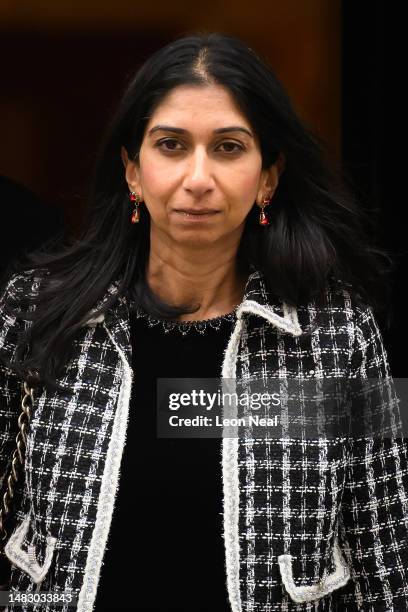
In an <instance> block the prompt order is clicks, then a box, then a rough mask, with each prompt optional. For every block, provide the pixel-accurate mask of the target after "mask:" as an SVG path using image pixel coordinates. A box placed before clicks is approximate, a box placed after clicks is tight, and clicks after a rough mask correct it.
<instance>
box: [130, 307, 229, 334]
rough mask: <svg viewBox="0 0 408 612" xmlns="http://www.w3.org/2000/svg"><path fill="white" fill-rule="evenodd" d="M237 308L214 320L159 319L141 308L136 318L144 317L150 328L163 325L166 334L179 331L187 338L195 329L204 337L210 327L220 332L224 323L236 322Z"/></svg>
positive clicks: (136, 311) (135, 314) (136, 312)
mask: <svg viewBox="0 0 408 612" xmlns="http://www.w3.org/2000/svg"><path fill="white" fill-rule="evenodd" d="M237 308H238V306H236V307H235V308H234V310H232V311H231V312H228V313H227V314H224V315H221V316H219V317H215V318H213V319H203V320H194V321H175V320H171V319H159V318H158V317H154V316H153V315H151V314H149V313H147V312H145V311H143V310H141V309H140V308H138V309H136V310H135V312H134V316H135V317H136V318H140V317H142V318H144V319H146V320H147V323H148V325H149V327H153V326H154V325H160V324H161V325H162V326H163V329H164V332H165V333H166V334H167V333H169V332H170V331H172V330H176V331H179V332H180V333H181V334H182V335H183V336H185V335H186V334H188V332H189V331H190V330H193V329H194V330H196V331H197V332H198V333H200V334H202V335H203V334H205V330H206V329H207V328H208V327H212V328H213V329H216V330H219V329H220V327H221V325H222V322H223V321H235V319H236V310H237Z"/></svg>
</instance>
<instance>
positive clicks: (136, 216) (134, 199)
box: [129, 191, 141, 223]
mask: <svg viewBox="0 0 408 612" xmlns="http://www.w3.org/2000/svg"><path fill="white" fill-rule="evenodd" d="M129 200H130V202H131V204H134V205H135V209H134V211H133V212H132V218H131V222H132V223H139V221H140V209H139V204H140V202H141V197H140V195H139V194H138V193H136V192H135V191H131V192H130V193H129Z"/></svg>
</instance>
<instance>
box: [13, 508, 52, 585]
mask: <svg viewBox="0 0 408 612" xmlns="http://www.w3.org/2000/svg"><path fill="white" fill-rule="evenodd" d="M30 516H31V515H30V513H29V514H27V515H26V516H25V517H24V519H23V521H22V522H21V524H20V525H19V526H18V527H17V528H16V529H15V530H14V532H13V533H12V534H11V536H10V538H9V540H8V542H7V544H6V546H5V547H4V552H5V554H6V556H7V557H8V559H9V560H10V561H11V562H12V563H13V564H14V565H16V566H17V567H18V568H20V569H22V570H23V571H25V572H26V573H27V574H28V575H29V576H30V578H31V579H32V581H33V582H34V583H35V584H40V583H41V582H42V581H43V580H44V578H45V576H46V574H47V572H48V570H49V568H50V565H51V562H52V558H53V555H54V548H55V544H56V541H57V538H54V537H52V536H50V535H49V536H47V539H46V545H45V554H44V563H43V564H42V565H40V564H39V563H38V560H37V555H36V546H35V538H36V536H35V533H34V534H33V537H31V538H27V534H28V531H29V527H30ZM30 540H31V543H29V542H30ZM33 542H34V543H33Z"/></svg>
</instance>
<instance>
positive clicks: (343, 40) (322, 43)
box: [0, 0, 407, 377]
mask: <svg viewBox="0 0 408 612" xmlns="http://www.w3.org/2000/svg"><path fill="white" fill-rule="evenodd" d="M147 4H148V3H135V2H133V0H117V1H116V2H115V3H109V4H104V3H100V2H97V1H96V0H84V2H82V3H81V5H80V6H79V4H78V5H77V7H76V8H75V10H73V6H72V3H71V2H69V1H68V0H60V1H59V2H58V3H51V2H42V3H40V4H38V3H34V2H33V1H32V0H27V1H26V2H24V3H19V4H18V5H17V4H16V3H11V2H9V3H3V4H2V5H1V6H0V17H1V19H0V53H1V57H2V93H1V98H0V130H1V135H2V138H1V141H0V143H1V144H0V175H1V177H2V178H1V180H0V197H1V212H2V223H1V226H0V227H1V233H0V236H1V241H0V254H1V264H0V273H1V270H2V269H4V267H5V266H6V264H7V262H8V261H10V259H12V258H13V257H15V256H16V255H17V254H18V253H19V252H20V251H21V250H22V249H23V250H24V249H29V248H32V247H33V246H36V245H37V244H41V243H42V242H43V241H44V240H45V239H46V238H48V237H50V236H54V235H56V234H58V233H59V232H61V233H63V234H73V235H75V234H77V233H78V231H79V229H80V227H81V223H82V220H83V215H84V210H85V206H86V194H87V188H88V182H89V178H90V176H91V172H92V167H93V162H94V159H95V154H96V151H97V148H98V144H99V142H100V140H101V137H102V135H103V132H104V129H105V126H106V124H107V122H108V121H109V118H110V117H111V115H112V113H113V111H114V109H115V106H116V103H117V102H118V100H119V98H120V96H121V93H122V91H123V89H124V88H125V86H126V82H127V80H128V79H129V78H130V76H131V75H132V74H133V73H134V72H135V70H136V69H137V67H138V66H139V65H140V64H141V63H142V62H143V61H144V59H145V58H146V57H147V56H148V55H150V54H151V53H152V52H153V51H154V50H155V49H157V48H158V47H160V46H162V45H164V44H166V43H167V42H169V41H170V40H172V39H173V38H175V37H177V36H179V35H183V34H185V33H188V32H190V31H191V30H194V29H206V30H217V31H221V32H225V33H229V34H233V35H236V36H239V37H242V38H243V39H244V40H245V41H246V42H247V43H248V44H249V45H250V46H251V47H253V48H254V49H255V50H257V51H258V52H259V53H260V54H261V55H263V57H265V58H266V60H267V61H269V63H270V64H271V66H272V68H273V69H274V71H275V72H276V74H277V76H278V77H279V78H280V79H281V81H282V82H283V84H284V85H285V87H286V89H287V91H288V93H289V95H290V96H291V98H292V100H293V102H294V105H295V108H296V109H297V111H298V113H299V114H300V115H301V117H302V118H303V119H304V120H305V121H306V122H307V123H308V124H310V125H311V126H312V127H313V129H314V130H315V131H316V132H317V133H318V134H319V135H320V136H321V137H322V138H324V139H325V140H326V142H327V143H328V148H329V151H330V152H331V153H332V154H333V157H334V158H335V159H337V160H340V161H341V163H342V164H343V167H344V169H345V170H346V171H347V173H348V175H349V177H350V180H351V181H352V185H353V187H354V189H355V191H356V192H357V194H358V195H359V197H360V199H361V201H362V202H363V204H364V205H366V206H369V207H370V208H371V209H372V210H373V214H376V215H377V216H378V218H379V221H380V224H379V230H380V231H379V234H378V242H379V244H380V246H383V247H386V248H389V249H391V250H392V251H393V252H394V253H395V254H396V258H395V259H396V262H397V266H398V268H397V273H396V276H395V289H394V291H395V293H394V305H395V306H394V311H393V313H392V325H391V327H390V329H385V328H384V329H382V331H383V335H384V339H385V342H386V347H387V349H388V352H389V355H390V361H391V366H392V370H393V374H394V376H396V377H398V376H400V377H403V376H404V371H405V364H404V360H403V348H404V343H405V342H406V332H405V329H404V326H403V324H402V321H403V319H402V316H403V312H402V311H403V306H402V297H403V285H402V282H403V279H404V273H405V271H406V263H407V257H406V252H405V242H406V241H405V236H404V230H405V226H404V225H403V224H402V223H401V219H400V215H401V212H400V211H401V207H400V206H399V202H400V201H401V191H400V189H401V187H402V186H401V185H399V182H398V180H396V173H395V160H394V158H393V151H394V146H395V145H394V142H395V141H392V140H391V139H392V138H395V134H396V133H398V131H399V125H397V121H399V120H398V118H397V117H399V114H398V111H397V104H398V100H399V91H395V89H394V90H393V84H394V82H395V81H393V78H392V77H391V72H392V71H391V67H393V68H395V66H396V65H398V58H400V57H401V56H402V55H401V53H400V50H399V49H398V48H397V45H398V44H399V43H398V39H397V37H393V44H392V45H390V44H389V42H388V38H389V37H390V36H392V35H393V33H394V31H395V30H394V29H395V26H396V21H398V16H397V17H396V10H397V9H395V5H394V7H393V10H392V13H391V10H390V9H389V8H386V4H385V2H384V1H377V0H374V1H373V2H359V3H357V2H353V1H351V0H350V1H348V0H343V2H341V0H330V2H327V0H307V1H303V2H299V1H298V0H287V1H286V2H284V3H282V2H277V1H275V0H269V1H268V2H266V1H259V2H255V3H251V4H250V5H249V6H248V3H244V2H241V1H237V0H220V1H219V2H217V3H214V4H211V3H210V4H208V3H203V4H202V5H199V4H197V5H195V6H194V11H193V12H192V11H191V3H190V2H187V0H182V1H179V0H177V1H175V2H173V3H170V4H169V3H166V2H165V1H164V0H156V2H154V3H151V5H150V7H149V6H148V5H147ZM386 41H387V42H386ZM400 44H402V43H400ZM401 64H402V62H401ZM391 159H392V160H393V161H391ZM391 169H392V170H393V174H392V175H391ZM397 174H398V173H397ZM399 176H402V177H403V176H404V173H401V174H398V176H397V178H398V177H399ZM396 221H397V222H396Z"/></svg>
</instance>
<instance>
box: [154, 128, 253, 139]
mask: <svg viewBox="0 0 408 612" xmlns="http://www.w3.org/2000/svg"><path fill="white" fill-rule="evenodd" d="M159 130H162V131H163V132H175V133H176V134H188V133H189V131H188V130H185V129H184V128H178V127H172V126H170V125H155V126H154V127H153V128H151V129H150V130H149V132H148V133H149V135H151V134H153V133H154V132H158V131H159ZM224 132H244V134H248V136H250V137H251V138H253V135H252V134H251V132H250V131H249V130H247V128H244V127H242V126H240V125H229V126H228V127H223V128H217V129H216V130H214V132H213V133H214V134H223V133H224Z"/></svg>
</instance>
